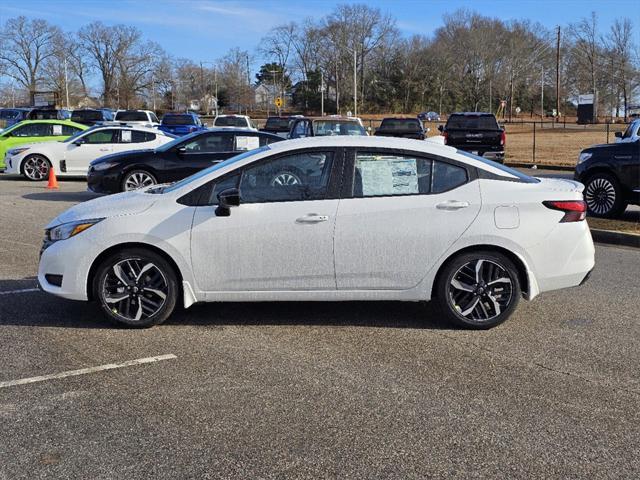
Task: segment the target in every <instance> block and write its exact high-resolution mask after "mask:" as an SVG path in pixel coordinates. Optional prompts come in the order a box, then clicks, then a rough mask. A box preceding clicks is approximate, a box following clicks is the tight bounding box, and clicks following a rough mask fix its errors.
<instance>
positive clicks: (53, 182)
mask: <svg viewBox="0 0 640 480" xmlns="http://www.w3.org/2000/svg"><path fill="white" fill-rule="evenodd" d="M59 188H60V187H59V186H58V179H57V178H56V172H54V171H53V165H52V166H51V168H50V169H49V183H48V184H47V189H48V190H58V189H59Z"/></svg>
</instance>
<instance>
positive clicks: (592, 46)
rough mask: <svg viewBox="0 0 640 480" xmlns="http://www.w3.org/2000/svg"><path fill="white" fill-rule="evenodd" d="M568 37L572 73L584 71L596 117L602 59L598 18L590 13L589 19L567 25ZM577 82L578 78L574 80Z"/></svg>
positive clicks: (593, 13)
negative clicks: (571, 55) (572, 64)
mask: <svg viewBox="0 0 640 480" xmlns="http://www.w3.org/2000/svg"><path fill="white" fill-rule="evenodd" d="M568 31H569V35H570V36H571V37H572V40H573V49H572V52H573V54H574V56H575V58H576V62H575V64H576V65H575V66H576V67H577V68H576V69H573V71H574V72H577V73H578V74H579V73H580V72H581V71H586V72H587V75H588V78H589V80H590V88H591V91H592V93H593V94H594V95H595V99H594V101H595V103H594V106H593V108H594V115H597V111H598V103H597V93H598V86H597V79H598V72H599V68H600V63H601V57H602V45H601V43H600V40H599V35H598V17H597V15H596V13H595V12H591V16H590V17H589V18H583V19H582V20H580V22H578V23H576V24H572V25H569V28H568ZM576 80H577V81H579V78H578V79H576Z"/></svg>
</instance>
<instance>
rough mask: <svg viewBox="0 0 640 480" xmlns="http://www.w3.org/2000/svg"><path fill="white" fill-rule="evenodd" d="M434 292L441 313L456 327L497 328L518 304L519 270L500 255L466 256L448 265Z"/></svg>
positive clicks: (470, 253) (481, 252) (478, 254)
mask: <svg viewBox="0 0 640 480" xmlns="http://www.w3.org/2000/svg"><path fill="white" fill-rule="evenodd" d="M478 264H479V265H480V267H479V268H478ZM434 293H435V298H434V300H435V303H436V306H437V308H438V310H439V312H440V313H441V314H442V315H443V316H444V317H445V318H446V319H447V320H448V321H449V322H451V323H453V324H454V325H457V326H460V327H465V328H474V329H488V328H493V327H495V326H496V325H499V324H501V323H502V322H504V321H505V320H506V319H507V318H509V317H510V316H511V314H512V313H513V311H514V310H515V308H516V306H517V305H518V301H519V300H520V295H521V290H520V281H519V277H518V270H517V268H516V267H515V265H514V264H513V262H511V260H509V259H508V258H507V257H506V256H505V255H503V254H501V253H498V252H492V251H477V252H469V253H463V254H460V255H458V256H456V257H454V258H453V259H451V260H449V261H448V262H447V263H446V264H445V266H444V267H443V269H442V270H441V272H440V274H439V275H438V279H437V281H436V288H435V292H434Z"/></svg>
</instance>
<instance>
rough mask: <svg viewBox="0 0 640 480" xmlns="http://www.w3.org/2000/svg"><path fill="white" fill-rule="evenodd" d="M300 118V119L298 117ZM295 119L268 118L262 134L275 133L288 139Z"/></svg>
mask: <svg viewBox="0 0 640 480" xmlns="http://www.w3.org/2000/svg"><path fill="white" fill-rule="evenodd" d="M296 118H298V117H296ZM292 120H293V117H268V118H267V122H266V123H265V124H264V127H262V128H261V129H260V131H261V132H267V133H273V134H274V135H278V136H279V137H282V138H288V136H289V131H290V130H291V122H292Z"/></svg>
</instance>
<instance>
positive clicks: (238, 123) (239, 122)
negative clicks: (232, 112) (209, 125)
mask: <svg viewBox="0 0 640 480" xmlns="http://www.w3.org/2000/svg"><path fill="white" fill-rule="evenodd" d="M213 126H214V127H248V126H249V125H248V124H247V119H246V118H244V117H217V118H216V119H215V121H214V123H213Z"/></svg>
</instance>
